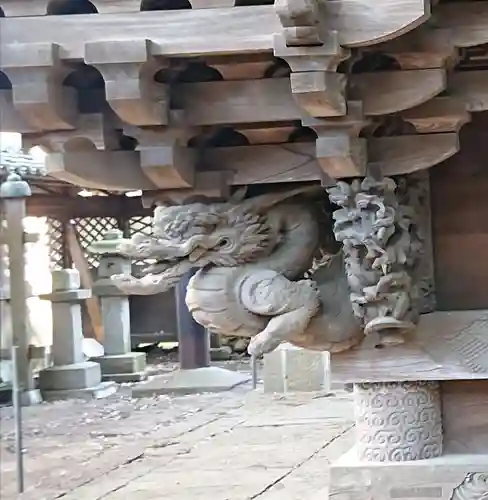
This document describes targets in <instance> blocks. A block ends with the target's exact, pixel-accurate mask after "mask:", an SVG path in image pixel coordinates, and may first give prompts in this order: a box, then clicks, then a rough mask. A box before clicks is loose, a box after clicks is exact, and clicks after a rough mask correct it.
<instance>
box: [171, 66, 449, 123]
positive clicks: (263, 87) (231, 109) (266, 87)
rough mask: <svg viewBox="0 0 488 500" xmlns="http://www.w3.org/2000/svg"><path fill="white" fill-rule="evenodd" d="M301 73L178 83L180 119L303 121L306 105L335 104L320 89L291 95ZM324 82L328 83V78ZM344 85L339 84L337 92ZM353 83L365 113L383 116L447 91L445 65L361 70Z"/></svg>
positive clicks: (333, 108)
mask: <svg viewBox="0 0 488 500" xmlns="http://www.w3.org/2000/svg"><path fill="white" fill-rule="evenodd" d="M317 73H321V72H317ZM298 75H300V73H294V74H292V81H291V82H290V79H288V78H269V79H262V80H245V81H229V82H207V83H188V84H182V85H178V86H176V87H175V92H176V93H178V94H179V95H180V96H181V97H182V101H183V103H184V111H183V113H182V118H181V123H183V124H185V125H186V126H188V127H201V126H212V125H227V124H246V123H259V122H280V121H294V120H301V119H303V118H304V117H306V116H307V113H306V111H305V110H304V109H303V108H302V105H303V104H304V105H305V106H306V108H307V109H308V110H309V111H310V112H312V113H313V112H314V110H319V111H318V113H319V114H320V112H321V111H322V110H323V109H324V108H327V107H328V106H330V104H329V103H327V102H326V101H324V100H322V93H321V91H320V90H319V91H318V92H317V93H315V99H314V96H313V95H310V94H309V97H307V96H305V95H304V96H303V97H298V96H297V94H295V95H294V94H293V93H292V88H291V85H293V84H294V82H295V83H296V78H299V76H298ZM329 76H334V77H337V78H338V80H341V78H340V77H341V76H342V75H338V74H333V73H331V74H329ZM323 82H324V85H325V83H326V80H323ZM342 83H343V82H342ZM342 83H341V82H340V81H339V82H337V90H338V92H340V91H341V85H342ZM351 85H352V89H353V92H354V98H355V99H357V100H360V101H362V103H363V113H364V114H365V115H367V116H378V115H382V114H390V113H395V112H398V111H403V110H405V109H408V108H411V107H414V106H418V105H419V104H422V103H423V102H426V101H428V100H429V99H431V98H432V97H434V96H435V95H437V94H439V93H440V92H442V91H443V90H444V89H445V86H446V76H445V71H444V70H441V69H429V70H412V71H387V72H378V73H361V74H357V75H352V76H351ZM302 89H303V87H302ZM309 90H310V89H309ZM323 90H325V88H324V89H323ZM311 94H314V92H313V91H312V92H311ZM304 101H306V102H304ZM336 102H337V101H336ZM341 106H342V103H340V102H338V103H337V105H333V106H330V112H329V113H328V114H327V116H330V117H332V116H337V111H336V110H337V109H339V111H340V112H342V111H343V108H342V107H341ZM313 116H317V115H313Z"/></svg>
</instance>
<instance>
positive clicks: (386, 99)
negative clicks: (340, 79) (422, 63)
mask: <svg viewBox="0 0 488 500" xmlns="http://www.w3.org/2000/svg"><path fill="white" fill-rule="evenodd" d="M350 85H351V86H352V88H353V89H354V91H356V92H358V98H359V99H361V101H362V103H363V111H364V114H365V115H366V116H368V115H370V116H372V115H386V114H390V113H395V112H397V111H403V110H405V109H409V108H413V107H414V106H418V105H419V104H422V103H424V102H426V101H428V100H429V99H431V98H432V97H434V96H436V95H437V94H439V93H441V92H442V91H443V90H444V89H445V87H446V74H445V72H444V71H443V70H436V69H430V70H428V69H427V70H420V71H385V72H383V71H380V72H376V73H362V74H358V75H352V76H351V78H350Z"/></svg>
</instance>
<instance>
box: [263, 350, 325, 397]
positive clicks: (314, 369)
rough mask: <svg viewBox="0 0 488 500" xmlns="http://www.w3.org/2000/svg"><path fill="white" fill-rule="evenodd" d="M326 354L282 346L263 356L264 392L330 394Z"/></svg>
mask: <svg viewBox="0 0 488 500" xmlns="http://www.w3.org/2000/svg"><path fill="white" fill-rule="evenodd" d="M329 361H330V356H329V353H328V352H321V351H310V350H308V349H302V348H300V347H296V346H293V345H291V344H287V343H283V344H281V345H280V346H279V347H278V348H277V349H276V350H274V351H273V352H271V353H269V354H266V355H265V356H264V368H263V382H264V392H277V393H287V392H313V391H325V392H329V391H330V366H329Z"/></svg>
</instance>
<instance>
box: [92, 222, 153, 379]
mask: <svg viewBox="0 0 488 500" xmlns="http://www.w3.org/2000/svg"><path fill="white" fill-rule="evenodd" d="M121 238H122V232H121V231H117V230H115V231H109V232H107V233H106V234H105V235H104V237H103V239H102V240H101V241H99V242H97V243H94V244H93V245H92V246H91V247H90V248H89V250H90V252H91V253H93V254H96V255H99V256H100V265H99V268H98V280H97V281H96V283H95V284H94V287H93V293H94V294H95V295H97V296H98V297H99V298H100V304H101V309H102V321H103V331H104V336H103V347H104V350H105V355H104V356H102V357H100V358H96V359H95V360H96V361H97V362H98V363H100V366H101V368H102V377H103V380H113V381H115V382H139V381H141V380H144V379H145V378H146V372H145V370H146V355H145V353H143V352H131V332H130V309H129V298H128V296H127V295H125V294H124V293H123V292H121V291H120V290H119V289H118V288H116V287H115V286H113V285H112V283H111V281H110V277H111V276H112V275H113V274H124V273H130V269H131V261H130V259H128V258H125V257H122V256H121V255H119V254H118V253H117V248H118V245H119V242H120V240H121Z"/></svg>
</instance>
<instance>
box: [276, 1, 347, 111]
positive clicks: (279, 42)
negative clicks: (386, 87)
mask: <svg viewBox="0 0 488 500" xmlns="http://www.w3.org/2000/svg"><path fill="white" fill-rule="evenodd" d="M275 10H276V13H277V14H278V17H279V19H280V22H281V24H282V26H283V29H282V31H281V33H277V34H275V36H274V40H273V42H274V55H275V56H276V57H280V58H282V59H284V60H285V61H286V62H287V63H288V64H289V65H290V68H291V70H292V75H291V88H292V93H293V96H294V98H295V100H296V102H297V103H298V105H299V106H301V107H302V108H303V109H304V110H305V111H306V112H307V113H308V114H309V115H311V116H315V117H321V118H325V117H327V116H343V115H345V114H346V101H345V95H344V94H345V87H346V79H345V76H343V75H337V74H336V73H335V71H336V69H337V66H338V64H339V63H340V62H341V61H343V60H345V59H347V58H348V57H349V55H350V53H349V51H348V50H347V49H343V48H342V47H341V46H340V44H339V41H338V34H337V31H334V30H328V29H326V28H325V26H324V23H323V19H324V13H323V12H321V7H320V3H319V2H318V1H317V0H277V1H276V2H275Z"/></svg>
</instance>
